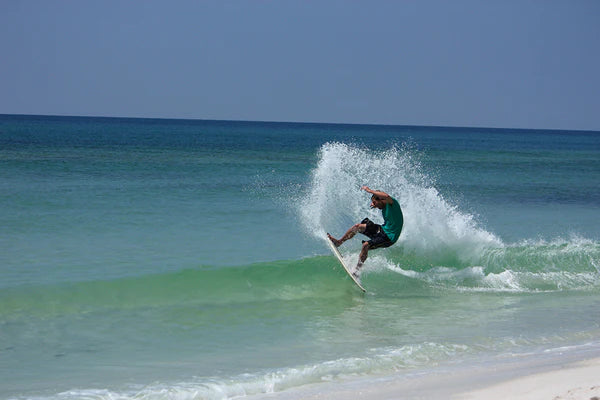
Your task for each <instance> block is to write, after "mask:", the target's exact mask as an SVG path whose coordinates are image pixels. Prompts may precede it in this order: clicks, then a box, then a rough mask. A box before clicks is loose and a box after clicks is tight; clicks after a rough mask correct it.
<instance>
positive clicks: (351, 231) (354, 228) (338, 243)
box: [327, 224, 367, 247]
mask: <svg viewBox="0 0 600 400" xmlns="http://www.w3.org/2000/svg"><path fill="white" fill-rule="evenodd" d="M365 229H367V224H354V225H352V226H351V227H350V229H348V231H347V232H346V233H344V236H342V238H341V239H339V240H338V239H336V238H334V237H333V236H331V235H330V234H329V233H328V234H327V236H328V237H329V240H331V241H332V242H333V244H334V245H335V247H340V246H341V245H342V243H344V242H345V241H346V240H348V239H352V238H353V237H354V235H356V233H357V232H364V231H365Z"/></svg>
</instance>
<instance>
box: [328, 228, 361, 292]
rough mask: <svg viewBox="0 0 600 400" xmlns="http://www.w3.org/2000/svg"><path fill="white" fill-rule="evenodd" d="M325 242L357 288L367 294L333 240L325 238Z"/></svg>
mask: <svg viewBox="0 0 600 400" xmlns="http://www.w3.org/2000/svg"><path fill="white" fill-rule="evenodd" d="M325 241H326V242H327V244H328V245H329V248H330V249H331V251H332V252H333V255H335V258H337V259H338V261H339V262H340V264H342V267H344V270H345V271H346V272H347V273H348V275H349V276H350V278H352V280H353V281H354V283H356V286H358V287H359V288H360V290H362V291H363V292H366V290H365V288H364V287H362V285H361V284H360V282H359V281H358V279H356V278H355V277H354V275H352V271H351V270H350V268H348V266H347V265H346V263H345V262H344V258H343V257H342V255H341V254H340V251H339V250H338V248H337V247H335V245H334V244H333V242H332V241H331V240H329V238H328V237H325Z"/></svg>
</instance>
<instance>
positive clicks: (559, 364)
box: [245, 346, 600, 400]
mask: <svg viewBox="0 0 600 400" xmlns="http://www.w3.org/2000/svg"><path fill="white" fill-rule="evenodd" d="M245 398H246V399H251V400H258V399H269V400H299V399H302V400H325V399H327V400H330V399H332V400H346V399H364V400H416V399H423V400H425V399H449V400H484V399H485V400H504V399H511V400H542V399H543V400H600V348H598V347H596V346H594V347H593V348H586V349H583V350H582V349H575V350H573V349H568V350H561V351H555V352H550V354H548V353H547V352H541V353H535V354H530V355H526V356H515V358H511V359H501V360H492V361H484V362H475V363H472V364H471V363H469V364H468V365H444V366H440V367H438V368H435V369H433V370H430V371H412V372H408V373H403V374H394V375H389V376H382V377H370V378H359V379H356V380H352V381H346V382H337V383H336V382H328V383H321V384H313V385H307V386H303V387H299V388H295V389H290V390H286V391H282V392H276V393H269V394H262V395H257V396H248V397H245Z"/></svg>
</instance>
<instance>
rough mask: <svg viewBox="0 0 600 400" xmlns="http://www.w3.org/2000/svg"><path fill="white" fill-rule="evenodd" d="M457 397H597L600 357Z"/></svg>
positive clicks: (462, 399) (579, 399) (567, 399)
mask: <svg viewBox="0 0 600 400" xmlns="http://www.w3.org/2000/svg"><path fill="white" fill-rule="evenodd" d="M454 398H455V399H460V400H479V399H486V400H495V399H498V400H500V399H513V400H538V399H539V400H541V399H552V400H588V399H589V400H600V358H594V359H591V360H585V361H580V362H577V363H573V364H568V365H564V366H560V368H559V369H555V370H551V371H546V372H539V373H534V374H531V375H526V376H522V377H518V378H514V379H510V380H508V381H505V382H501V383H497V384H493V385H490V386H488V387H485V388H483V389H478V390H475V391H472V392H466V393H461V394H459V395H457V396H454Z"/></svg>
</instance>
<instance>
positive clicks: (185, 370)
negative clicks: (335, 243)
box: [0, 115, 600, 400]
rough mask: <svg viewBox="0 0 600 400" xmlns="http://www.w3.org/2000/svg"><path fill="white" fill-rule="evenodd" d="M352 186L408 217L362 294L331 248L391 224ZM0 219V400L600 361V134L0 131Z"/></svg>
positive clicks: (77, 126) (407, 129) (303, 127)
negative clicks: (546, 358) (588, 356)
mask: <svg viewBox="0 0 600 400" xmlns="http://www.w3.org/2000/svg"><path fill="white" fill-rule="evenodd" d="M362 185H368V186H370V187H371V188H375V189H380V190H383V191H385V192H387V193H389V194H390V195H392V196H394V197H395V198H396V199H397V200H398V201H399V203H400V205H401V207H402V209H403V212H404V218H405V225H404V229H403V232H402V234H401V237H400V240H399V241H398V242H397V243H396V244H395V245H394V246H392V247H390V248H388V249H380V250H375V251H372V252H371V253H370V256H369V259H368V260H367V262H366V264H365V267H364V269H363V275H362V283H363V285H364V286H365V288H366V289H367V293H366V294H363V293H362V292H361V291H360V290H358V289H357V288H356V287H355V286H354V284H353V283H352V281H351V280H350V279H349V277H348V276H346V274H345V272H344V271H343V270H342V269H341V266H340V265H339V264H338V262H337V260H336V259H335V258H334V257H333V255H332V254H331V253H330V251H329V249H328V248H327V246H326V243H325V242H324V238H323V237H324V234H325V232H331V233H332V234H333V235H334V236H341V235H342V234H343V233H344V231H345V230H346V229H347V228H348V227H349V226H350V225H352V224H354V223H356V222H358V221H360V220H362V219H363V218H364V217H369V218H371V219H372V220H374V221H375V222H381V221H382V218H381V213H380V212H379V211H378V210H371V209H370V208H369V201H370V198H369V195H368V194H366V193H365V192H362V191H360V187H361V186H362ZM0 226H1V229H0V399H37V400H42V399H43V400H50V399H52V400H59V399H61V400H63V399H64V400H70V399H133V398H139V399H226V398H233V397H236V398H244V397H252V398H256V397H257V396H258V397H260V396H262V395H267V394H271V395H270V396H274V395H277V394H278V393H279V394H280V393H289V392H290V391H294V390H297V389H299V388H302V387H304V386H306V385H316V386H317V387H318V385H322V384H323V385H325V384H327V383H331V382H334V383H336V382H338V383H344V382H351V381H352V380H356V379H378V378H379V377H382V376H390V375H394V374H395V375H398V376H403V375H407V374H411V373H415V372H416V371H419V373H429V372H432V371H435V370H436V369H439V368H441V367H445V366H449V365H467V364H469V363H474V362H482V360H483V361H486V360H487V361H490V362H493V361H494V360H501V359H507V358H515V357H520V356H522V355H525V354H532V353H539V354H546V353H547V354H550V353H556V352H557V351H561V349H566V348H583V349H592V350H598V349H600V132H582V131H547V130H514V129H484V128H445V127H415V126H377V125H344V124H300V123H266V122H264V123H263V122H233V121H203V120H160V119H124V118H86V117H46V116H11V115H0ZM340 250H341V252H342V254H343V255H344V257H345V258H347V261H348V262H349V263H351V264H352V263H355V261H356V259H357V257H358V252H359V250H360V237H359V235H357V237H356V238H355V239H353V240H351V241H348V242H346V243H345V244H344V245H343V246H342V247H341V248H340ZM273 393H274V395H273ZM269 398H271V397H269Z"/></svg>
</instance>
